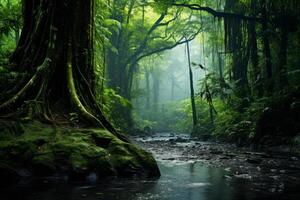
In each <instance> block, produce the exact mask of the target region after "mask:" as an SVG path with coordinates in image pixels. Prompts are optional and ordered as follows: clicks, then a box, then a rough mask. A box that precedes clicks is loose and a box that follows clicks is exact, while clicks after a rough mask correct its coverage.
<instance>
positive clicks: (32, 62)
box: [0, 0, 124, 139]
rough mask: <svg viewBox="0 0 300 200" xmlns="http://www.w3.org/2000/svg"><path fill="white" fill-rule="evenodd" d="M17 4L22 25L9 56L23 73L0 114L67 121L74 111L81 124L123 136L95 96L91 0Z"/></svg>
mask: <svg viewBox="0 0 300 200" xmlns="http://www.w3.org/2000/svg"><path fill="white" fill-rule="evenodd" d="M22 3H23V17H24V26H23V29H22V33H21V37H20V41H19V43H18V46H17V48H16V50H15V52H14V54H13V55H12V57H11V59H10V61H11V64H12V66H13V67H14V69H15V70H16V71H17V72H19V73H23V74H28V75H27V76H24V77H23V78H22V79H21V80H18V81H17V82H16V85H15V86H14V87H13V88H12V89H10V90H8V91H6V94H5V95H4V96H5V98H2V99H1V100H2V103H1V104H0V112H1V115H2V116H4V115H6V116H8V115H9V116H14V117H15V114H18V115H21V116H23V117H24V116H25V117H26V116H27V117H28V116H30V117H39V118H41V117H43V119H45V120H49V121H52V122H58V121H67V122H68V121H69V120H68V114H69V113H77V114H78V118H79V120H80V121H81V123H83V124H86V125H92V126H96V127H100V126H101V127H103V128H106V129H108V130H109V131H111V132H112V133H114V134H116V135H118V136H119V137H120V138H122V136H121V135H119V134H118V133H117V132H116V131H115V129H114V128H113V127H112V126H111V124H110V123H109V122H108V121H107V120H106V119H105V117H104V116H103V114H102V112H101V109H100V107H99V106H98V104H97V103H96V101H95V98H94V91H93V90H94V85H95V84H94V80H95V74H94V69H93V64H92V63H93V62H92V60H93V54H92V52H93V45H92V35H93V30H92V29H93V25H92V9H93V0H23V2H22ZM12 113H13V114H14V115H11V114H12ZM123 139H124V138H123Z"/></svg>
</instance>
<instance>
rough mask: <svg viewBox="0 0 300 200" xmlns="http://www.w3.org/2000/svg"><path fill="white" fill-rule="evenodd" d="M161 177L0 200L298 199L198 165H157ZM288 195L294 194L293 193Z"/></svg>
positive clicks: (35, 189) (31, 189)
mask: <svg viewBox="0 0 300 200" xmlns="http://www.w3.org/2000/svg"><path fill="white" fill-rule="evenodd" d="M158 163H159V167H160V170H161V174H162V177H161V178H160V179H159V180H157V181H151V180H133V179H122V180H107V181H104V182H102V183H97V184H90V185H86V184H81V183H73V184H66V182H64V183H62V182H55V181H54V180H53V179H51V180H49V181H48V182H45V181H43V182H42V183H41V181H34V182H31V183H30V184H28V183H26V184H23V185H19V186H18V187H14V188H6V189H1V190H0V199H1V200H6V199H9V200H79V199H87V200H96V199H97V200H243V199H246V200H248V199H249V200H250V199H272V200H273V199H297V196H291V195H287V194H289V192H290V191H287V193H283V194H282V195H278V194H277V195H276V196H275V195H272V194H271V193H266V194H264V193H263V192H261V191H259V192H255V191H253V190H250V188H249V187H250V185H249V183H247V180H245V179H231V180H228V179H226V178H225V175H226V173H227V172H226V171H225V170H223V169H220V168H212V167H205V166H203V165H202V164H201V163H200V162H183V161H178V160H177V161H176V160H165V161H164V160H160V161H158ZM290 194H297V192H296V193H295V191H293V192H291V193H290Z"/></svg>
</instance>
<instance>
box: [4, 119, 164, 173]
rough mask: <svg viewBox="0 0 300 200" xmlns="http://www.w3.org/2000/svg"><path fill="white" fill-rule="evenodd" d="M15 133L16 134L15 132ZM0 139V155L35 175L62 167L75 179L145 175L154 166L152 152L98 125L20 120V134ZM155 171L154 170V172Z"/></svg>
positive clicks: (61, 169)
mask: <svg viewBox="0 0 300 200" xmlns="http://www.w3.org/2000/svg"><path fill="white" fill-rule="evenodd" d="M16 135H17V136H16ZM16 135H10V136H6V137H5V139H3V140H1V141H0V159H1V160H5V161H6V162H7V163H14V164H16V165H17V167H19V168H27V169H30V170H31V169H32V172H33V174H36V175H42V176H45V175H50V174H52V173H55V172H57V171H59V172H61V171H64V172H65V173H67V174H70V176H72V177H76V179H84V178H85V177H86V175H88V173H90V172H97V173H98V174H99V175H100V176H101V177H102V176H111V175H117V176H132V175H134V174H143V175H145V176H148V175H149V172H150V171H156V173H155V174H156V175H158V174H159V172H158V168H157V165H156V162H155V160H154V159H153V157H152V155H151V154H149V153H147V152H145V151H143V150H141V149H139V148H137V147H135V146H134V145H132V144H129V143H125V142H122V141H121V140H119V139H118V138H117V137H115V136H114V135H112V134H111V133H110V132H108V131H106V130H102V129H66V128H58V127H51V126H48V125H44V124H41V123H38V122H32V123H27V124H22V134H19V135H18V134H16ZM157 172H158V173H157Z"/></svg>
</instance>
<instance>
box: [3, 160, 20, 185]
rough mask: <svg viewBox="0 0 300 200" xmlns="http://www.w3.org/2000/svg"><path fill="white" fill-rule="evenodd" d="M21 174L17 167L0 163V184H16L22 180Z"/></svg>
mask: <svg viewBox="0 0 300 200" xmlns="http://www.w3.org/2000/svg"><path fill="white" fill-rule="evenodd" d="M20 178H21V177H20V176H19V174H18V172H17V170H16V169H14V168H12V167H11V166H9V165H7V164H4V163H3V162H2V163H0V186H8V185H10V184H15V183H17V182H18V181H19V180H20Z"/></svg>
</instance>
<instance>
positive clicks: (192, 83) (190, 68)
mask: <svg viewBox="0 0 300 200" xmlns="http://www.w3.org/2000/svg"><path fill="white" fill-rule="evenodd" d="M186 49H187V56H188V67H189V77H190V91H191V105H192V115H193V132H195V131H196V126H197V123H198V122H197V111H196V104H195V92H194V81H193V71H192V66H191V56H190V46H189V42H188V41H187V42H186Z"/></svg>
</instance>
